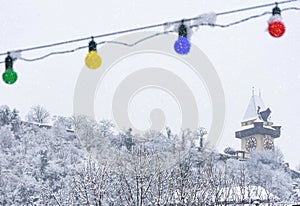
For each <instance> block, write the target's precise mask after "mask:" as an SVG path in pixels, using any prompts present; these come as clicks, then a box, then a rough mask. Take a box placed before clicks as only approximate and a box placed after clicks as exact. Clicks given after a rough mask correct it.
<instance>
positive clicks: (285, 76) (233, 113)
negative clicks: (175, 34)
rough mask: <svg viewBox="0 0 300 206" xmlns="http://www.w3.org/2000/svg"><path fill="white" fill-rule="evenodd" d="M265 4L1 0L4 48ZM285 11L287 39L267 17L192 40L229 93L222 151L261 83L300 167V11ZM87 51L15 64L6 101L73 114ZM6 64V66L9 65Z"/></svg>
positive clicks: (1, 89)
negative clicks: (270, 27) (272, 31)
mask: <svg viewBox="0 0 300 206" xmlns="http://www.w3.org/2000/svg"><path fill="white" fill-rule="evenodd" d="M265 3H272V1H266V0H264V1H262V0H252V1H244V0H226V1H222V0H206V1H204V0H187V1H177V0H176V1H174V0H173V1H170V0H166V1H158V0H152V1H138V0H130V1H100V0H98V1H96V0H93V1H71V0H64V1H59V0H51V1H50V0H47V1H46V0H45V1H38V0H27V1H22V0H14V1H5V0H1V7H0V15H1V18H0V25H1V26H2V28H1V30H0V51H1V52H5V51H9V50H14V49H21V48H26V47H31V46H37V45H42V44H48V43H54V42H59V41H64V40H69V39H76V38H81V37H87V36H92V35H97V34H102V33H108V32H113V31H118V30H124V29H130V28H135V27H139V26H145V25H151V24H156V23H162V22H166V21H173V20H177V19H182V18H189V17H194V16H197V15H199V14H202V13H207V12H210V11H214V12H223V11H228V10H233V9H237V8H243V7H248V6H253V5H258V4H265ZM288 6H298V7H300V3H299V2H298V3H292V4H289V5H282V6H281V8H285V7H288ZM271 9H272V7H270V10H271ZM264 11H268V9H266V8H265V9H258V10H252V11H249V12H244V13H242V14H241V13H236V14H233V15H228V16H221V17H220V18H219V19H217V22H218V23H227V22H231V21H235V20H238V19H240V18H243V17H246V16H249V15H255V14H260V13H262V12H264ZM282 16H283V21H284V23H285V25H286V27H287V31H286V33H285V35H284V36H283V37H282V38H280V39H274V38H272V37H270V36H269V35H268V33H267V32H266V27H267V20H268V18H269V16H264V17H261V18H258V19H254V20H251V21H249V22H246V23H243V24H239V25H237V26H233V27H229V28H225V29H220V28H207V27H204V28H201V29H199V30H198V31H197V32H196V33H195V34H194V35H193V37H192V41H193V43H194V44H196V45H197V46H198V47H199V48H201V49H202V51H203V52H204V53H205V54H206V55H207V56H208V58H209V59H210V61H211V62H212V63H213V64H214V66H215V68H216V70H217V72H218V74H219V77H220V79H221V81H222V84H223V88H224V90H225V97H226V123H225V127H224V133H223V136H222V139H221V142H220V144H219V146H218V149H219V150H223V149H224V148H225V147H227V146H232V147H235V148H240V142H239V141H238V140H237V139H235V138H234V132H235V131H236V130H237V129H238V128H239V126H240V121H241V119H242V117H243V115H244V112H245V110H246V107H247V105H248V101H249V99H250V96H251V88H252V86H255V87H256V88H257V90H256V91H257V92H258V88H261V90H262V97H263V99H264V102H265V104H266V105H267V106H270V107H271V110H272V111H273V113H272V119H273V121H274V122H275V123H277V124H280V125H282V135H281V138H279V139H278V140H276V142H275V144H276V145H277V146H279V147H280V149H281V150H282V151H283V153H284V155H285V159H286V161H288V162H290V164H291V165H292V166H296V165H298V164H300V160H299V158H298V155H299V146H300V132H299V129H300V127H299V125H298V124H299V122H300V121H299V116H300V115H299V114H300V106H299V105H300V97H299V94H298V90H299V89H300V72H299V66H300V58H299V51H300V38H299V34H300V25H299V19H300V12H299V11H298V12H297V11H287V12H284V13H283V14H282ZM87 43H88V42H87ZM79 45H80V46H81V45H82V43H81V44H79ZM76 46H77V45H76V44H75V45H72V46H71V47H68V46H64V47H58V48H57V49H67V48H74V47H76ZM49 51H53V49H50V50H49ZM43 52H47V50H46V51H43ZM38 54H41V53H40V51H37V52H29V53H24V54H23V56H26V57H34V56H36V55H38ZM85 55H86V51H79V52H76V53H72V54H67V55H63V56H55V57H50V58H47V59H45V60H42V61H38V62H33V63H27V62H22V61H18V62H16V63H15V64H14V68H15V70H16V71H17V72H18V76H19V79H18V81H17V83H16V84H15V85H12V86H8V85H5V84H4V83H1V84H0V98H1V102H0V104H7V105H9V106H10V107H11V108H17V109H18V110H20V111H21V114H22V115H24V114H26V113H27V112H28V110H29V108H30V107H31V106H32V105H36V104H40V105H43V106H45V107H46V108H47V109H48V110H49V111H50V112H51V113H52V114H53V115H55V114H59V115H65V116H70V115H72V112H73V108H72V106H73V102H72V101H73V93H74V87H75V83H76V80H77V78H78V75H79V72H80V70H81V69H82V67H83V59H84V57H85ZM4 58H5V56H3V60H4ZM1 68H2V69H3V71H4V65H1ZM1 73H2V72H1Z"/></svg>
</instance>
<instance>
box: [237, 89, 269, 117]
mask: <svg viewBox="0 0 300 206" xmlns="http://www.w3.org/2000/svg"><path fill="white" fill-rule="evenodd" d="M258 109H259V111H264V110H266V109H267V108H266V106H265V104H264V102H263V100H262V98H261V96H260V95H259V96H258V95H252V97H251V98H250V101H249V104H248V107H247V110H246V112H245V115H244V118H243V120H242V121H243V122H244V121H247V120H254V119H257V117H258Z"/></svg>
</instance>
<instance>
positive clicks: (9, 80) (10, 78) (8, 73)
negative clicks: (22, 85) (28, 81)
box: [2, 68, 18, 84]
mask: <svg viewBox="0 0 300 206" xmlns="http://www.w3.org/2000/svg"><path fill="white" fill-rule="evenodd" d="M2 79H3V81H4V82H5V83H6V84H13V83H15V82H16V81H17V79H18V75H17V73H16V72H15V71H14V70H13V69H12V68H8V69H6V70H5V72H4V73H3V74H2Z"/></svg>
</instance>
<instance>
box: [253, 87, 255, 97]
mask: <svg viewBox="0 0 300 206" xmlns="http://www.w3.org/2000/svg"><path fill="white" fill-rule="evenodd" d="M254 89H255V88H254V87H252V96H254Z"/></svg>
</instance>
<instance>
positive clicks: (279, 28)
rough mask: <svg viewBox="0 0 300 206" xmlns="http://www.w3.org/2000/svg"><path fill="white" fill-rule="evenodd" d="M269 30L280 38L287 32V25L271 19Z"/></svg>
mask: <svg viewBox="0 0 300 206" xmlns="http://www.w3.org/2000/svg"><path fill="white" fill-rule="evenodd" d="M268 31H269V34H270V35H271V36H272V37H275V38H278V37H281V36H282V35H283V34H284V33H285V26H284V24H283V23H282V22H281V21H279V20H275V21H271V22H269V26H268Z"/></svg>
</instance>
